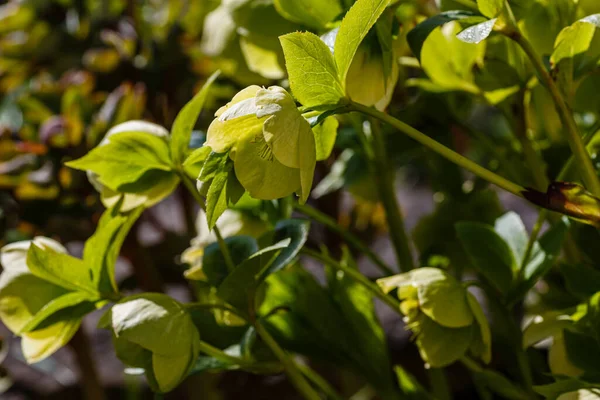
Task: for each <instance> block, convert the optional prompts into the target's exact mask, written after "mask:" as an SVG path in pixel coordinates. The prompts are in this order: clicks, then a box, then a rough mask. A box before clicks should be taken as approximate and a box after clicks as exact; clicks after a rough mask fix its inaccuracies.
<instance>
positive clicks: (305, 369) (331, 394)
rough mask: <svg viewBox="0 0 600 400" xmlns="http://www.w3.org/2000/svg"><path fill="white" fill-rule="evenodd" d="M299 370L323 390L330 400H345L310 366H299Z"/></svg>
mask: <svg viewBox="0 0 600 400" xmlns="http://www.w3.org/2000/svg"><path fill="white" fill-rule="evenodd" d="M298 369H300V371H302V373H303V374H304V376H306V377H307V378H308V379H309V380H310V381H311V382H312V383H313V384H314V385H315V386H317V387H318V388H319V389H321V392H323V393H324V394H325V395H326V396H327V398H328V399H332V400H343V397H342V396H340V395H339V394H338V393H337V392H336V390H335V389H334V388H333V387H332V386H331V385H330V384H329V382H327V380H325V379H324V378H323V377H322V376H321V375H319V374H317V373H316V372H315V371H314V370H313V369H312V368H310V367H309V366H308V365H304V364H298Z"/></svg>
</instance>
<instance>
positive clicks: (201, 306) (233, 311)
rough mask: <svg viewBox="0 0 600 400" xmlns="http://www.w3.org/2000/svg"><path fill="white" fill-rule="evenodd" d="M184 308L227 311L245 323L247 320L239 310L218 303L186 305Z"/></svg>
mask: <svg viewBox="0 0 600 400" xmlns="http://www.w3.org/2000/svg"><path fill="white" fill-rule="evenodd" d="M184 306H185V308H192V309H198V310H221V311H227V312H230V313H231V314H234V315H235V316H237V317H240V318H241V319H243V320H245V321H247V320H248V316H247V315H244V314H243V313H241V312H240V311H239V310H237V309H235V308H233V307H231V306H230V305H228V304H224V303H222V304H218V303H187V304H185V305H184Z"/></svg>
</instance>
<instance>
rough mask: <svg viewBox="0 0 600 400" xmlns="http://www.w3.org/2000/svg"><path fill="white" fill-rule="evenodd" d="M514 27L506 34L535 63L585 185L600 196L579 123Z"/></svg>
mask: <svg viewBox="0 0 600 400" xmlns="http://www.w3.org/2000/svg"><path fill="white" fill-rule="evenodd" d="M513 29H514V30H512V31H510V32H507V33H506V34H507V36H508V37H509V38H511V39H512V40H514V41H515V42H516V43H517V44H518V45H519V46H520V47H521V49H523V51H524V52H525V54H526V55H527V57H528V58H529V60H530V61H531V64H532V65H533V67H534V69H535V70H536V71H537V73H538V76H539V78H540V79H541V80H542V82H543V84H544V85H545V86H546V88H547V89H548V91H549V92H550V96H551V97H552V100H553V101H554V105H555V107H556V110H557V112H558V114H559V115H560V118H561V120H562V122H563V125H564V128H565V130H566V133H567V139H568V142H569V146H570V147H571V151H572V152H573V155H574V157H575V160H576V161H577V164H578V165H579V168H580V173H581V176H582V179H583V182H584V183H585V185H586V186H587V188H588V190H589V191H590V192H591V193H593V194H594V195H596V196H600V180H599V179H598V175H597V174H596V170H595V169H594V165H593V164H592V159H591V158H590V155H589V153H588V152H587V149H586V146H585V144H584V143H583V140H582V138H581V136H580V135H579V131H578V129H577V124H576V123H575V120H574V119H573V114H572V113H571V111H570V110H569V107H568V106H567V103H566V102H565V100H564V99H563V97H562V95H561V94H560V91H559V89H558V87H557V86H556V84H555V82H554V80H553V79H552V77H551V76H550V74H549V73H548V71H547V70H546V67H545V66H544V63H543V61H542V59H541V57H540V56H539V55H538V54H537V52H536V50H535V49H534V48H533V45H532V44H531V43H530V42H529V41H528V40H527V38H525V36H523V34H522V33H521V32H520V31H519V30H518V28H516V27H515V28H513Z"/></svg>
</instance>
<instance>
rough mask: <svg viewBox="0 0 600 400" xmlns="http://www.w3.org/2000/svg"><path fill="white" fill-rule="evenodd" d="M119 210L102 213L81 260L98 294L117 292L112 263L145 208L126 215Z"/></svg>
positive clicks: (113, 263)
mask: <svg viewBox="0 0 600 400" xmlns="http://www.w3.org/2000/svg"><path fill="white" fill-rule="evenodd" d="M118 210H119V208H118V206H117V207H115V208H111V209H108V210H106V211H105V212H104V213H103V214H102V217H101V218H100V221H99V222H98V227H97V228H96V232H94V234H93V235H92V236H91V237H90V238H89V239H88V240H86V242H85V247H84V249H83V261H84V263H85V264H86V265H87V267H88V268H89V269H90V274H91V275H92V282H93V284H94V285H95V287H97V288H98V290H99V291H100V292H101V293H110V292H113V293H118V291H119V289H118V287H117V283H116V281H115V264H116V263H117V258H118V257H119V253H120V251H121V246H122V245H123V241H124V240H125V238H126V237H127V234H128V233H129V230H130V229H131V227H132V226H133V224H134V223H135V222H136V221H137V219H138V218H139V216H140V215H141V214H142V211H143V210H144V208H143V207H138V208H136V209H134V210H133V211H130V212H127V213H120V212H119V211H118Z"/></svg>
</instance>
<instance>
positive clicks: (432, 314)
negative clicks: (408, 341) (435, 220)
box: [377, 267, 491, 368]
mask: <svg viewBox="0 0 600 400" xmlns="http://www.w3.org/2000/svg"><path fill="white" fill-rule="evenodd" d="M377 283H378V284H379V286H380V287H381V289H382V290H383V291H384V292H385V293H389V292H391V291H392V290H396V289H397V294H398V298H399V299H400V301H401V303H400V309H401V311H402V314H404V315H405V316H406V317H405V322H406V324H407V326H408V328H409V329H410V330H411V331H413V333H414V336H415V339H416V343H417V346H418V348H419V352H420V353H421V357H422V358H423V360H424V361H425V362H426V363H428V364H429V365H430V366H431V367H435V368H438V367H444V366H446V365H449V364H451V363H453V362H455V361H456V360H458V359H459V358H461V357H463V356H464V355H465V354H466V353H467V352H470V353H471V354H473V355H474V356H476V357H478V358H481V360H483V361H484V362H486V363H488V362H489V361H490V358H491V334H490V328H489V325H488V323H487V320H486V318H485V316H484V314H483V310H482V309H481V306H480V305H479V303H478V302H477V300H476V299H475V297H474V296H473V295H472V294H471V293H469V292H468V291H467V290H466V289H465V288H464V287H463V286H462V285H461V284H460V283H459V282H458V281H457V280H456V279H455V278H454V277H452V276H451V275H449V274H448V273H446V272H444V271H442V270H440V269H437V268H429V267H426V268H419V269H416V270H413V271H410V272H407V273H404V274H400V275H395V276H391V277H388V278H383V279H379V280H378V281H377Z"/></svg>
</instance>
